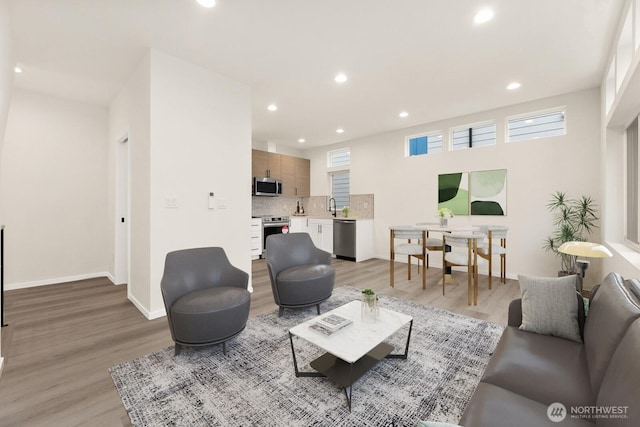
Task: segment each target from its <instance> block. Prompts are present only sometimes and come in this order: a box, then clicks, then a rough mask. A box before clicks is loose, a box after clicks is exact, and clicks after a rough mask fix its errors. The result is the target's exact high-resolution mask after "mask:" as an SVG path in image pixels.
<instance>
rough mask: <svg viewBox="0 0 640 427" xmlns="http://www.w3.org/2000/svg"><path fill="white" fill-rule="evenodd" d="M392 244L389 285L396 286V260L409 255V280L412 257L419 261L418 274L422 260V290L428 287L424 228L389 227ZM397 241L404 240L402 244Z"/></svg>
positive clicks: (390, 246)
mask: <svg viewBox="0 0 640 427" xmlns="http://www.w3.org/2000/svg"><path fill="white" fill-rule="evenodd" d="M389 231H390V243H389V251H390V255H389V259H390V268H389V285H390V286H391V287H393V285H394V272H395V265H394V264H395V258H396V254H397V255H407V270H408V279H409V280H411V257H415V258H417V259H418V274H419V272H420V267H419V266H420V260H422V289H426V287H427V274H426V273H427V272H426V268H425V266H426V263H425V260H426V259H427V254H428V252H429V251H428V250H427V248H426V247H425V245H424V244H423V243H424V242H425V240H426V230H425V229H424V228H419V227H414V226H410V225H398V226H393V227H389ZM396 240H402V241H403V242H402V243H396Z"/></svg>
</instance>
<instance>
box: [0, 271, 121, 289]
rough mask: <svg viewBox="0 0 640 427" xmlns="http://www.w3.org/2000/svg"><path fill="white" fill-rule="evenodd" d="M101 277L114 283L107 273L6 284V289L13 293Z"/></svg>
mask: <svg viewBox="0 0 640 427" xmlns="http://www.w3.org/2000/svg"><path fill="white" fill-rule="evenodd" d="M99 277H106V278H108V279H109V280H111V282H112V283H114V280H113V279H112V276H111V275H110V274H109V273H107V272H106V271H103V272H100V273H88V274H79V275H77V276H67V277H56V278H55V279H45V280H36V281H33V282H22V283H11V284H5V287H4V289H5V290H6V291H11V290H15V289H25V288H35V287H36V286H47V285H57V284H59V283H66V282H77V281H78V280H87V279H97V278H99Z"/></svg>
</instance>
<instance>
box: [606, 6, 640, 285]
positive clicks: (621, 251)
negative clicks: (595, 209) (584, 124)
mask: <svg viewBox="0 0 640 427" xmlns="http://www.w3.org/2000/svg"><path fill="white" fill-rule="evenodd" d="M639 7H640V2H639V1H631V0H627V1H626V5H625V7H624V9H623V10H624V13H623V14H622V15H621V16H620V21H619V23H618V29H617V34H618V35H617V36H616V37H614V39H613V41H612V43H611V47H610V49H609V57H608V61H607V64H611V63H616V61H615V56H616V54H617V52H618V40H619V34H620V31H621V29H622V26H623V23H624V22H625V20H626V17H627V16H628V14H631V17H632V22H633V24H634V25H633V27H634V28H635V29H636V31H634V32H633V35H634V37H635V41H634V43H631V45H626V44H624V46H621V51H624V50H625V49H626V53H625V54H624V55H623V56H627V55H628V56H629V57H630V58H631V61H630V62H629V61H624V62H626V63H627V65H628V68H627V69H624V68H621V67H618V68H616V73H615V77H614V79H615V80H614V81H613V82H612V83H613V85H612V86H611V88H612V89H611V91H609V93H608V94H609V96H610V100H609V101H610V104H609V105H610V106H611V108H610V109H609V110H607V103H606V99H605V98H606V96H607V85H606V83H607V71H608V69H609V67H608V66H607V67H606V68H605V72H604V74H603V77H602V86H601V93H602V103H601V121H600V123H601V146H600V152H601V155H602V156H601V165H602V169H603V171H604V172H603V178H604V179H603V185H602V196H601V197H602V198H603V199H604V200H605V201H606V209H605V210H604V212H603V218H604V222H605V226H604V229H603V231H604V233H603V240H604V242H605V243H606V244H607V246H608V247H610V248H611V249H612V252H613V257H612V258H607V259H605V260H603V264H604V268H603V272H605V273H606V272H610V271H615V272H618V273H620V274H621V275H622V276H623V277H626V278H640V253H639V252H638V251H637V250H635V249H633V248H631V247H630V246H628V245H627V244H626V243H625V241H624V233H625V226H624V224H625V209H624V206H625V194H624V191H625V181H626V177H625V158H624V151H625V148H624V144H625V129H626V128H627V127H628V126H629V125H630V124H631V122H632V121H633V119H634V118H635V117H637V116H638V115H639V114H640V101H639V99H640V50H637V49H634V48H633V47H634V46H637V44H638V42H639V41H640V31H637V29H639V28H640V22H637V21H638V19H640V13H638V11H637V10H636V9H637V8H639ZM627 42H628V40H627ZM627 59H628V58H627ZM614 88H619V89H618V90H617V91H615V89H614Z"/></svg>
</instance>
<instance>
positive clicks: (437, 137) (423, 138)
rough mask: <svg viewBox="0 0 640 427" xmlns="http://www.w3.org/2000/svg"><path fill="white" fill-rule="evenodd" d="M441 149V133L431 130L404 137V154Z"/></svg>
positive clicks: (416, 153)
mask: <svg viewBox="0 0 640 427" xmlns="http://www.w3.org/2000/svg"><path fill="white" fill-rule="evenodd" d="M441 151H442V133H441V132H432V133H425V134H419V135H411V136H407V137H406V138H405V156H407V157H411V156H420V155H422V154H430V153H440V152H441Z"/></svg>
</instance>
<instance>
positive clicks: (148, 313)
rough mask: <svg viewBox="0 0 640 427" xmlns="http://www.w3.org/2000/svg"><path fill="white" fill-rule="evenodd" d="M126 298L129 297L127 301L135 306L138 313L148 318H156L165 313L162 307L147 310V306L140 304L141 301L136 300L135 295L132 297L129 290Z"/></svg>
mask: <svg viewBox="0 0 640 427" xmlns="http://www.w3.org/2000/svg"><path fill="white" fill-rule="evenodd" d="M127 298H128V299H129V301H131V303H132V304H133V305H135V306H136V308H137V309H138V311H140V313H142V315H143V316H144V317H146V318H147V319H148V320H153V319H158V318H160V317H164V316H166V315H167V313H166V312H165V311H164V309H160V310H156V311H149V310H147V308H146V307H145V306H144V305H142V303H141V302H140V301H138V300H137V299H136V297H134V296H133V295H132V294H131V293H130V292H128V293H127Z"/></svg>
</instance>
